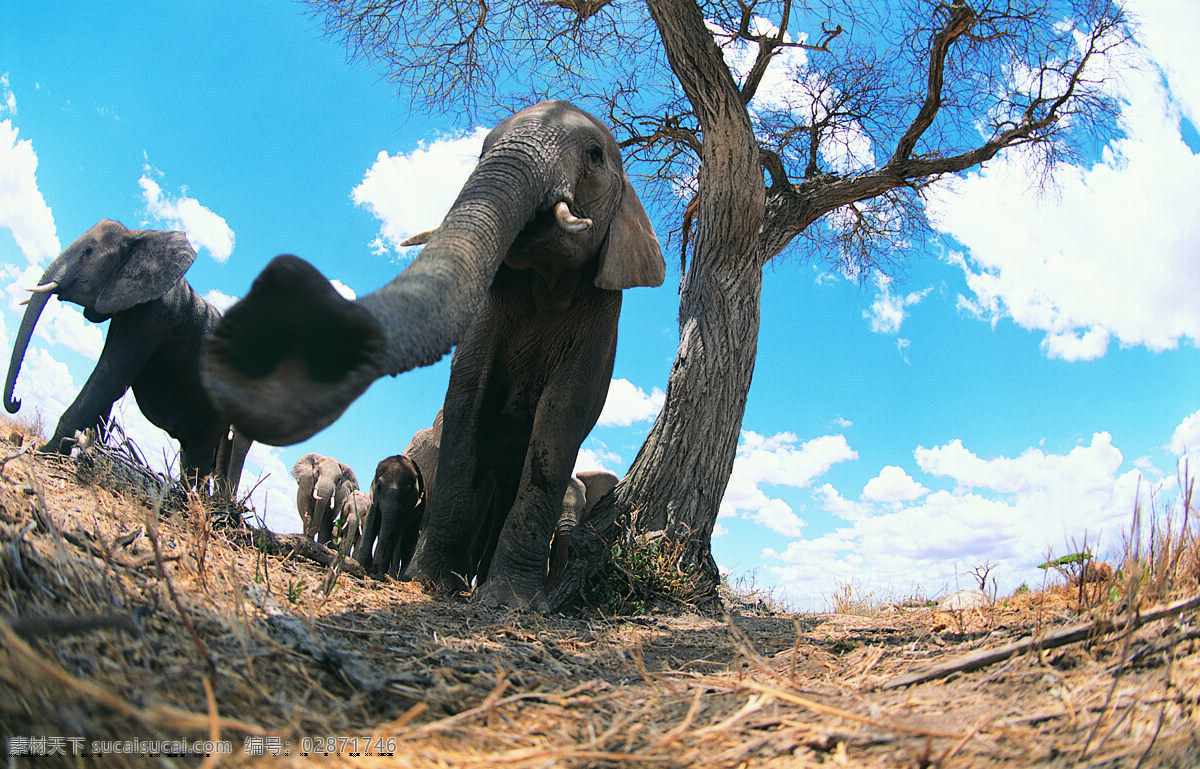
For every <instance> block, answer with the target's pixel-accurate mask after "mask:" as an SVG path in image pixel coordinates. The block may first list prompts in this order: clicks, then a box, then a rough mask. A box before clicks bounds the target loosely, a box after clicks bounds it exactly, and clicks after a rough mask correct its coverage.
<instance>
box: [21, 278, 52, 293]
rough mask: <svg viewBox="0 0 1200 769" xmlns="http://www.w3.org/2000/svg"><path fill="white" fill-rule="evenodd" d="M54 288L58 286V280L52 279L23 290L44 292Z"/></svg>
mask: <svg viewBox="0 0 1200 769" xmlns="http://www.w3.org/2000/svg"><path fill="white" fill-rule="evenodd" d="M56 288H58V281H57V280H52V281H50V282H49V283H43V284H42V285H40V286H34V287H33V288H27V289H25V290H26V291H28V292H29V293H31V294H45V293H48V292H50V291H53V290H54V289H56Z"/></svg>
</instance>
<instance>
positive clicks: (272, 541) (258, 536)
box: [249, 528, 367, 578]
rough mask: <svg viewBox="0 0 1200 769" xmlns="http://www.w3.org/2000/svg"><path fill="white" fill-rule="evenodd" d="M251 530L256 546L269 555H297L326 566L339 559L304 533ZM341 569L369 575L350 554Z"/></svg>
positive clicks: (354, 575) (356, 574)
mask: <svg viewBox="0 0 1200 769" xmlns="http://www.w3.org/2000/svg"><path fill="white" fill-rule="evenodd" d="M249 531H250V537H251V542H252V543H253V544H254V547H256V548H257V549H259V550H261V551H262V552H264V553H266V554H267V555H278V556H281V557H284V558H286V557H288V556H290V555H297V556H300V557H301V558H307V559H308V560H310V561H313V562H314V563H318V564H320V565H322V566H326V567H329V566H332V565H333V564H334V562H335V561H336V560H337V559H338V554H337V552H336V551H334V550H330V549H329V548H327V547H325V546H324V545H321V544H318V543H317V542H314V541H313V540H311V539H309V538H308V537H306V536H304V535H303V534H276V533H275V532H273V531H271V530H270V529H255V528H251V529H250V530H249ZM341 570H342V571H343V572H345V573H346V574H349V575H350V576H352V577H359V578H363V577H366V576H367V573H366V572H365V571H363V567H362V566H360V565H359V563H358V561H356V560H354V559H353V558H351V557H349V556H346V557H345V558H344V560H343V561H342V567H341Z"/></svg>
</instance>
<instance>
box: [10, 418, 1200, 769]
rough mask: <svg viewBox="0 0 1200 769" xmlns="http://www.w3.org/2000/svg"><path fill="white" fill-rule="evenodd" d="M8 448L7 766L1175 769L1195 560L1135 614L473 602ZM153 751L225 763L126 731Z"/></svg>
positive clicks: (1074, 597) (1020, 604) (1192, 737)
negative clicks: (529, 606)
mask: <svg viewBox="0 0 1200 769" xmlns="http://www.w3.org/2000/svg"><path fill="white" fill-rule="evenodd" d="M10 433H11V434H10ZM21 433H22V431H21V429H20V428H19V427H14V426H13V425H10V424H7V423H6V424H4V425H0V435H2V436H3V437H4V438H5V439H6V440H0V458H2V459H4V464H3V474H2V476H0V596H2V600H3V606H0V658H2V659H0V733H3V735H4V736H5V738H6V739H7V741H8V749H9V754H10V755H9V765H10V766H17V767H22V766H48V765H69V766H93V765H100V764H103V765H105V766H108V765H118V766H119V765H129V766H141V765H146V764H155V765H168V766H174V765H189V766H191V765H200V764H203V765H217V764H221V765H238V766H241V765H250V764H255V765H258V764H262V765H267V766H272V767H286V766H293V765H309V764H314V763H316V764H319V765H321V766H340V765H345V764H350V763H354V764H361V763H365V764H369V765H378V766H392V765H397V766H415V767H459V766H462V767H475V766H481V767H493V766H512V767H557V766H564V767H624V766H643V765H645V766H663V767H710V766H711V767H759V766H772V767H775V766H778V767H806V766H815V765H833V766H851V767H859V766H863V767H865V766H872V767H928V766H936V767H981V766H1015V767H1029V766H1063V767H1067V766H1071V767H1074V766H1088V767H1133V766H1146V767H1154V766H1173V767H1197V766H1200V707H1198V706H1200V650H1198V646H1197V640H1196V639H1197V636H1198V635H1200V626H1198V625H1197V609H1196V607H1195V604H1196V603H1198V601H1195V600H1191V601H1189V599H1194V598H1195V597H1196V596H1197V595H1198V594H1200V587H1198V586H1197V583H1196V580H1195V577H1194V576H1186V577H1185V576H1182V575H1185V574H1186V575H1195V574H1196V573H1200V570H1197V569H1192V570H1180V569H1178V568H1176V569H1175V570H1174V571H1172V572H1171V574H1172V577H1171V579H1172V581H1173V583H1174V584H1172V585H1171V586H1170V589H1169V590H1164V589H1159V590H1158V591H1157V592H1155V593H1154V594H1151V591H1149V589H1148V586H1149V585H1150V584H1151V580H1150V579H1149V578H1148V577H1144V578H1143V580H1142V581H1141V582H1140V583H1138V584H1139V585H1140V586H1141V587H1140V591H1141V594H1142V597H1141V600H1139V601H1138V602H1137V603H1138V605H1139V608H1140V613H1139V614H1138V615H1137V616H1138V619H1137V620H1136V621H1133V622H1131V621H1129V616H1128V614H1127V613H1126V610H1125V607H1126V605H1127V604H1126V603H1124V599H1123V598H1122V596H1123V595H1127V593H1128V584H1126V583H1124V582H1121V581H1120V579H1121V578H1122V575H1120V574H1119V575H1118V576H1117V581H1116V582H1113V583H1107V584H1103V585H1088V586H1086V591H1085V593H1084V594H1083V595H1082V597H1081V591H1080V590H1079V589H1078V587H1067V586H1063V587H1060V588H1055V589H1050V590H1046V591H1042V592H1033V593H1025V594H1022V595H1021V596H1019V597H1012V598H1009V599H1002V600H1001V601H999V602H997V604H996V605H995V606H992V607H987V608H983V609H972V610H966V611H956V612H941V611H938V610H937V609H936V608H935V607H928V606H923V605H922V606H892V607H876V609H875V610H874V611H872V612H871V616H857V615H849V614H799V615H791V614H773V613H771V612H769V611H767V610H765V609H764V608H763V607H762V605H761V604H759V603H756V602H754V601H753V600H732V601H730V602H729V605H728V614H727V616H724V617H717V618H714V617H705V616H700V615H698V614H695V613H687V612H678V611H677V612H673V613H658V614H649V615H637V616H604V615H602V614H599V613H592V614H586V615H581V616H537V615H528V614H518V613H512V612H507V611H502V612H501V611H488V610H485V609H483V608H481V607H479V606H476V605H474V604H472V603H470V602H469V601H466V600H464V599H463V598H462V597H432V596H430V595H427V594H426V593H424V592H423V591H422V590H421V589H420V588H418V587H416V586H414V585H411V584H406V583H397V582H388V583H382V582H377V581H374V580H370V579H362V578H358V577H354V576H352V575H350V574H348V573H347V572H346V571H345V570H343V571H341V573H339V574H337V575H336V579H331V577H333V576H334V575H332V574H331V568H332V567H326V566H321V565H319V564H317V563H314V562H312V561H310V560H308V559H307V558H304V557H302V556H300V555H297V554H295V553H291V554H289V555H274V554H271V553H269V552H266V551H267V550H270V548H268V547H266V546H259V547H256V546H255V545H254V544H253V543H252V540H251V538H250V536H249V535H248V534H247V533H245V532H243V531H239V530H237V529H236V528H234V527H231V526H229V525H222V524H221V522H220V519H219V516H218V515H215V514H210V513H208V512H207V510H208V508H207V507H206V506H204V505H200V504H197V503H195V502H194V501H193V503H192V504H190V505H187V506H186V507H185V508H184V509H182V510H176V511H175V512H170V513H162V512H159V513H157V514H156V513H155V512H154V511H155V505H154V502H153V500H154V498H155V497H156V494H155V492H154V490H153V488H151V489H149V490H147V489H143V490H141V491H134V490H130V488H129V486H128V485H127V484H126V483H125V482H124V481H118V480H114V479H113V478H112V477H110V475H109V474H108V473H107V472H99V471H97V468H96V467H93V468H92V469H91V470H89V471H88V472H85V473H83V476H82V478H81V474H80V467H81V466H82V465H81V464H80V463H79V462H78V461H75V460H63V459H60V458H49V457H45V456H42V455H38V454H36V453H33V452H31V451H30V450H29V449H30V448H31V446H32V445H33V440H34V439H33V438H29V439H24V449H22V448H21V446H22V441H23V436H22V434H21ZM1184 543H1185V544H1186V545H1187V549H1186V551H1185V550H1184V549H1177V550H1176V551H1175V552H1173V553H1171V552H1169V553H1168V560H1171V561H1173V562H1176V564H1178V563H1182V562H1183V561H1185V560H1188V559H1190V558H1192V557H1193V556H1194V555H1195V553H1196V549H1195V548H1194V547H1192V546H1191V540H1190V539H1186V540H1185V541H1184ZM284 551H286V548H284ZM280 552H283V551H280ZM345 568H349V567H344V569H345ZM1129 584H1133V582H1130V583H1129ZM1155 584H1156V585H1159V586H1160V587H1161V585H1162V579H1161V578H1159V580H1158V582H1156V583H1155ZM327 586H329V587H331V591H330V592H329V594H328V596H327V595H326V593H325V587H327ZM1164 606H1166V607H1168V608H1167V609H1166V610H1165V611H1162V612H1160V615H1156V614H1155V613H1154V612H1155V611H1156V610H1157V609H1160V608H1161V607H1164ZM1156 616H1157V617H1158V618H1155V617H1156ZM1147 617H1149V619H1147ZM1072 630H1073V631H1074V633H1073V634H1072V633H1071V631H1072ZM989 651H990V652H992V654H991V655H990V656H989V654H988V653H989ZM973 655H974V656H973ZM972 661H973V662H974V665H971V664H967V663H969V662H972ZM938 665H941V666H942V668H941V669H938V668H937V667H936V666H938ZM972 668H973V669H972ZM923 672H927V673H928V672H931V673H933V675H934V677H932V678H931V679H930V680H925V681H919V682H915V683H906V680H912V678H909V679H906V678H905V676H911V677H920V674H921V673H923ZM154 740H167V741H174V740H182V741H187V742H188V743H190V742H191V741H197V740H213V741H225V742H227V743H228V745H229V750H230V752H227V753H219V752H213V753H210V754H208V755H207V756H203V755H199V754H190V753H189V754H186V755H179V754H178V752H179V751H178V746H176V745H175V744H174V743H172V742H167V743H164V744H159V745H155V744H153V743H152V742H150V743H149V744H141V745H137V744H134V745H130V744H129V742H128V741H154ZM187 747H191V746H190V744H189V745H188V746H187ZM124 749H130V750H132V751H133V752H110V751H114V750H124ZM215 749H216V750H221V746H220V745H219V744H218V745H217V746H215ZM93 750H97V751H98V752H99V751H104V755H103V756H98V755H97V754H95V753H93V752H92V751H93ZM49 753H55V754H56V755H53V756H47V755H45V754H49ZM63 754H65V755H63ZM73 754H74V755H73Z"/></svg>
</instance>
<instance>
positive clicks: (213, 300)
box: [204, 288, 238, 313]
mask: <svg viewBox="0 0 1200 769" xmlns="http://www.w3.org/2000/svg"><path fill="white" fill-rule="evenodd" d="M237 300H238V297H236V296H230V295H229V294H226V293H225V292H223V291H218V290H217V289H215V288H214V289H211V290H209V292H208V293H206V294H205V295H204V301H206V302H208V303H209V304H211V305H212V306H213V307H216V308H217V310H219V311H220V312H222V313H224V312H225V311H226V310H228V309H229V308H230V307H232V306H233V304H234V302H236V301H237Z"/></svg>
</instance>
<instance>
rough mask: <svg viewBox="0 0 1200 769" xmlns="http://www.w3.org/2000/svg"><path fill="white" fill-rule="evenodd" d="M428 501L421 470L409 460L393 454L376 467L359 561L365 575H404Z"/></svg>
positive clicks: (423, 519)
mask: <svg viewBox="0 0 1200 769" xmlns="http://www.w3.org/2000/svg"><path fill="white" fill-rule="evenodd" d="M426 429H429V428H426ZM427 499H428V492H427V490H426V487H425V483H424V481H423V479H422V474H421V470H420V468H418V467H417V464H416V463H415V462H414V461H413V460H412V459H411V458H410V457H407V456H405V455H403V454H396V455H394V456H390V457H388V458H386V459H384V460H382V461H381V462H380V463H379V464H378V466H376V468H375V478H374V479H373V480H372V481H371V507H370V510H369V512H368V513H367V520H366V523H365V525H364V526H363V536H362V547H361V549H360V550H361V554H362V555H361V557H360V558H359V559H358V562H359V564H360V565H361V566H362V567H363V569H364V570H365V571H366V572H367V573H368V574H376V575H380V576H382V575H384V574H390V575H392V576H393V577H396V576H399V575H400V574H401V573H403V571H404V568H405V567H406V566H407V565H408V563H409V561H411V560H412V555H413V551H414V550H415V549H416V547H417V538H418V537H419V536H420V533H421V525H422V524H423V523H424V522H425V510H426V500H427ZM376 537H378V542H376ZM372 551H373V552H372Z"/></svg>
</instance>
